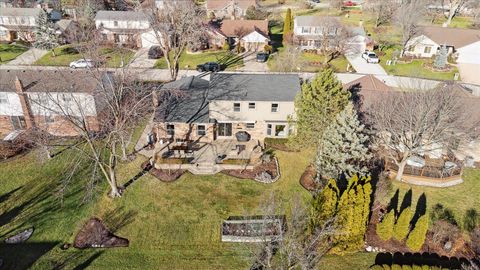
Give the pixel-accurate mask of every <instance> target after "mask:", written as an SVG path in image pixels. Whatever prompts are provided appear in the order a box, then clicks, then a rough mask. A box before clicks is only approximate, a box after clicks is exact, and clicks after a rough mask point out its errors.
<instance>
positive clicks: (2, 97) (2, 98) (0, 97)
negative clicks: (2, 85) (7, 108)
mask: <svg viewBox="0 0 480 270" xmlns="http://www.w3.org/2000/svg"><path fill="white" fill-rule="evenodd" d="M0 104H8V97H7V94H6V93H0Z"/></svg>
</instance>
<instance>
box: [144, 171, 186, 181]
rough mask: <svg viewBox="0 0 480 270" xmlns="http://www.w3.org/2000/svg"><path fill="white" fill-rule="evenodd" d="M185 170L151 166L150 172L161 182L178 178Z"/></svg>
mask: <svg viewBox="0 0 480 270" xmlns="http://www.w3.org/2000/svg"><path fill="white" fill-rule="evenodd" d="M185 172H186V170H167V169H157V168H152V169H151V170H150V174H151V175H153V176H155V177H156V178H158V179H160V181H163V182H173V181H175V180H177V179H178V178H180V176H182V175H183V174H184V173H185Z"/></svg>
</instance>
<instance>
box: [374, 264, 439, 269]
mask: <svg viewBox="0 0 480 270" xmlns="http://www.w3.org/2000/svg"><path fill="white" fill-rule="evenodd" d="M370 269H371V270H448V269H447V268H443V267H437V266H429V265H415V264H414V265H408V264H404V265H399V264H392V265H388V264H383V265H374V266H372V267H370Z"/></svg>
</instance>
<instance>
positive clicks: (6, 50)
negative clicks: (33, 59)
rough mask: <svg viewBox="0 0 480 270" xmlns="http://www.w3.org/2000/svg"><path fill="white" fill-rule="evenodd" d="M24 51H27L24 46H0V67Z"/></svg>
mask: <svg viewBox="0 0 480 270" xmlns="http://www.w3.org/2000/svg"><path fill="white" fill-rule="evenodd" d="M26 51H28V48H27V47H24V46H18V45H14V44H0V65H1V64H5V63H8V62H10V61H12V60H13V59H15V58H16V57H17V56H19V55H20V54H22V53H24V52H26Z"/></svg>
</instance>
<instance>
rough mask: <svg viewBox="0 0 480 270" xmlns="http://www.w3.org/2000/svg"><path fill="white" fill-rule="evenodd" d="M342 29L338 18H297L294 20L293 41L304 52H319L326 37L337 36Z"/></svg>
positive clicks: (314, 16) (307, 16)
mask: <svg viewBox="0 0 480 270" xmlns="http://www.w3.org/2000/svg"><path fill="white" fill-rule="evenodd" d="M342 29H343V28H342V27H341V23H340V19H338V18H337V17H326V16H316V15H305V16H296V17H295V18H294V19H293V40H294V43H295V44H296V45H297V46H298V47H299V48H300V49H302V50H317V49H319V48H321V47H322V41H323V40H325V37H324V35H328V36H332V37H334V36H337V35H339V34H340V31H342Z"/></svg>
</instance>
